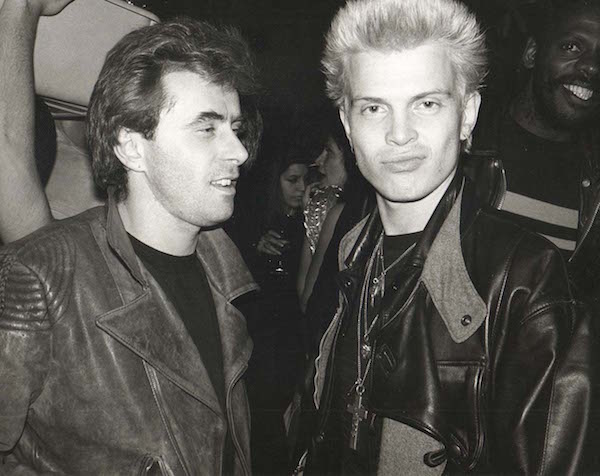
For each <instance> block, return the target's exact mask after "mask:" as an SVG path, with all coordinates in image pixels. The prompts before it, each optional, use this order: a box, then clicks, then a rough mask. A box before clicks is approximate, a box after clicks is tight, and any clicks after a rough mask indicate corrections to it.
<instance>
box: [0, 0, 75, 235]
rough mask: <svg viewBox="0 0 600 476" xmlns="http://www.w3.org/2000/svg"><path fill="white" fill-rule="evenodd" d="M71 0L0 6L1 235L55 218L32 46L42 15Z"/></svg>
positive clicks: (25, 0) (15, 0) (10, 0)
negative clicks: (37, 147) (40, 144)
mask: <svg viewBox="0 0 600 476" xmlns="http://www.w3.org/2000/svg"><path fill="white" fill-rule="evenodd" d="M72 1H73V0H4V4H3V5H2V7H1V8H0V104H2V107H0V241H4V242H5V243H6V242H9V241H13V240H16V239H18V238H21V237H22V236H25V235H27V234H28V233H31V232H32V231H34V230H36V229H37V228H39V227H41V226H43V225H45V224H47V223H49V222H50V221H51V220H52V216H51V214H50V207H49V206H48V200H47V199H46V195H45V194H44V190H43V188H42V185H41V183H40V179H39V177H38V174H37V170H36V165H35V155H34V143H35V131H34V117H35V111H34V81H33V46H34V41H35V33H36V29H37V23H38V20H39V17H40V15H55V14H56V13H58V12H60V11H61V10H62V9H63V8H64V7H65V6H66V5H68V4H69V3H71V2H72Z"/></svg>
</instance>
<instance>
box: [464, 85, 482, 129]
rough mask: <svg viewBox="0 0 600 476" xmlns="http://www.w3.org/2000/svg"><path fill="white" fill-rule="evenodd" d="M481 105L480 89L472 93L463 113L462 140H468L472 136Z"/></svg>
mask: <svg viewBox="0 0 600 476" xmlns="http://www.w3.org/2000/svg"><path fill="white" fill-rule="evenodd" d="M479 106H481V94H479V91H475V92H474V93H471V95H470V96H469V98H468V99H467V102H466V103H465V106H464V108H463V113H462V121H461V125H460V140H467V139H469V138H470V137H471V133H472V132H473V129H475V124H476V123H477V116H478V115H479Z"/></svg>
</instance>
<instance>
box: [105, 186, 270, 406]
mask: <svg viewBox="0 0 600 476" xmlns="http://www.w3.org/2000/svg"><path fill="white" fill-rule="evenodd" d="M106 214H107V215H106V236H107V241H108V244H109V247H110V248H111V249H112V250H113V251H114V253H115V254H116V255H117V256H118V257H119V258H120V260H121V262H122V263H123V264H124V266H125V268H126V269H127V271H128V272H129V273H130V274H131V276H132V277H133V278H134V279H135V281H137V282H138V283H139V284H140V285H141V286H142V292H141V293H139V292H135V293H134V295H132V296H131V297H132V300H131V301H129V302H124V303H123V305H122V306H120V307H118V308H116V309H113V310H112V311H110V312H107V313H104V314H102V315H100V316H98V317H97V319H96V322H97V325H98V327H100V328H101V329H102V330H104V331H105V332H107V333H108V334H109V335H111V336H112V337H113V338H115V339H116V340H118V341H119V342H121V343H122V344H123V345H125V346H126V347H128V348H129V349H130V350H131V351H133V352H134V353H136V354H138V355H139V356H140V357H141V358H142V359H143V360H144V361H146V362H148V363H150V364H151V365H152V366H153V367H155V368H156V369H158V370H159V371H161V373H163V374H164V375H166V376H167V377H168V378H169V379H171V380H172V381H173V382H174V383H175V384H176V385H178V386H179V387H180V388H182V389H184V390H185V391H187V392H188V393H190V394H191V395H193V396H195V397H196V398H198V399H199V400H200V401H202V402H204V403H205V404H206V405H207V406H209V407H211V408H212V409H213V410H214V411H215V412H216V413H219V414H220V413H222V410H221V407H220V405H219V403H218V399H217V395H216V392H215V390H214V388H213V387H212V385H206V382H210V378H209V374H208V371H207V369H206V368H205V367H204V364H203V362H202V361H201V359H200V356H199V354H198V351H197V349H196V347H195V345H194V344H193V342H192V340H191V337H189V335H188V333H187V331H186V329H185V326H184V324H183V322H182V321H181V319H180V318H179V317H178V315H177V312H176V310H175V308H174V307H173V306H172V304H171V303H170V302H169V301H168V298H167V297H166V296H165V295H164V293H163V291H162V290H161V289H160V286H158V284H157V283H156V282H155V281H154V279H153V278H152V276H151V275H150V274H149V273H148V272H147V271H146V270H145V269H144V268H143V266H141V264H140V261H139V260H138V258H137V256H136V254H135V252H134V251H133V247H132V245H131V242H130V240H129V237H128V236H127V232H126V231H125V228H124V226H123V222H122V220H121V217H120V215H119V212H118V210H117V206H116V201H115V200H114V198H113V197H112V196H109V200H108V204H107V206H106ZM196 253H197V256H198V258H199V259H200V261H201V262H202V264H203V266H204V269H205V271H206V275H207V278H208V280H209V283H210V285H211V288H212V290H213V296H214V299H215V306H216V309H217V315H218V319H219V328H220V333H221V343H222V350H223V367H224V370H225V375H224V377H225V385H226V388H227V387H228V386H229V385H232V384H233V383H235V381H236V380H237V379H238V378H239V375H240V374H241V372H242V371H243V369H245V367H246V365H247V362H248V359H249V358H250V354H251V352H252V342H251V340H250V338H249V336H248V332H247V329H246V322H245V320H244V319H243V317H242V316H241V314H239V312H237V311H235V310H234V307H233V306H231V302H232V301H233V300H234V299H235V298H236V297H238V296H240V295H242V294H244V293H246V292H249V291H252V290H256V289H258V285H257V284H256V283H255V282H254V280H253V278H252V276H251V274H250V272H249V271H248V269H247V268H246V267H245V265H244V262H243V260H242V258H241V255H239V251H238V250H237V248H236V247H235V245H234V244H233V243H232V242H231V241H230V240H229V239H228V238H227V236H226V234H225V232H224V231H223V230H221V229H214V230H207V231H202V232H201V233H200V235H199V238H198V245H197V247H196ZM124 296H125V294H124ZM125 300H126V301H128V299H127V298H126V299H125ZM232 313H234V314H232ZM173 349H179V351H178V352H173Z"/></svg>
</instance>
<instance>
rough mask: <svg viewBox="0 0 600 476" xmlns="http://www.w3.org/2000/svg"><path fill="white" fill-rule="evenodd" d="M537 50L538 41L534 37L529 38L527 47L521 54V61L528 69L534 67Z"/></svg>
mask: <svg viewBox="0 0 600 476" xmlns="http://www.w3.org/2000/svg"><path fill="white" fill-rule="evenodd" d="M536 52H537V43H536V42H535V40H534V39H533V38H532V37H529V38H528V39H527V43H525V48H524V49H523V55H522V56H521V62H522V63H523V66H525V68H527V69H531V68H533V66H534V65H535V54H536Z"/></svg>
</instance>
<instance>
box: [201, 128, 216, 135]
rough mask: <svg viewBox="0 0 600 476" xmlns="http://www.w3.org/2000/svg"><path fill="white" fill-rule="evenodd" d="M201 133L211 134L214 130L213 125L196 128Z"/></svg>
mask: <svg viewBox="0 0 600 476" xmlns="http://www.w3.org/2000/svg"><path fill="white" fill-rule="evenodd" d="M198 131H199V132H201V133H202V134H212V133H213V132H214V131H215V128H214V127H213V126H204V127H201V128H199V129H198Z"/></svg>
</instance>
